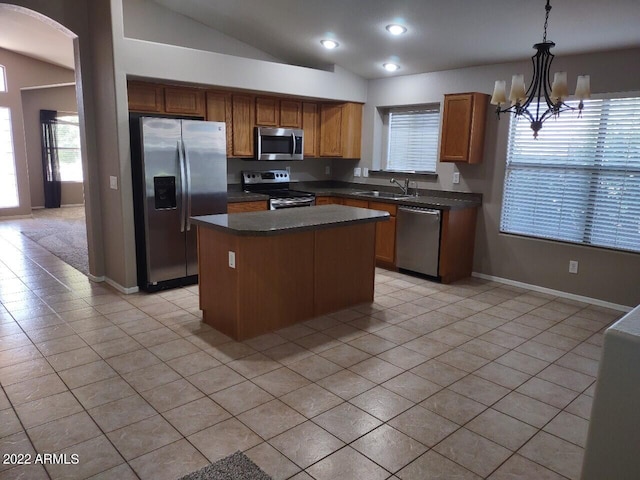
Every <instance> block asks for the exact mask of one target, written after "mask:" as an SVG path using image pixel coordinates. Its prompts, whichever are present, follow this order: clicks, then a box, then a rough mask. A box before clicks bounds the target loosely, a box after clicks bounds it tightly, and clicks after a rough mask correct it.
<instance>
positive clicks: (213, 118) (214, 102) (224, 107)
mask: <svg viewBox="0 0 640 480" xmlns="http://www.w3.org/2000/svg"><path fill="white" fill-rule="evenodd" d="M206 99H207V115H206V117H205V119H206V120H208V121H210V122H225V124H226V133H227V157H231V156H233V121H232V108H231V107H232V106H231V94H230V93H228V92H207V95H206Z"/></svg>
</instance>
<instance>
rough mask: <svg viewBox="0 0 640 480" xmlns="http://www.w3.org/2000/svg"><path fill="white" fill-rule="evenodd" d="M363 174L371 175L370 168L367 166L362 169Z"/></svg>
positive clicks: (365, 175)
mask: <svg viewBox="0 0 640 480" xmlns="http://www.w3.org/2000/svg"><path fill="white" fill-rule="evenodd" d="M362 176H363V177H368V176H369V169H368V168H367V167H365V168H363V169H362Z"/></svg>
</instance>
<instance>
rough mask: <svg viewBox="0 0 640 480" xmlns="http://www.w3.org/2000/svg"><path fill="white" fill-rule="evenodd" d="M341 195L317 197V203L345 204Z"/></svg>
mask: <svg viewBox="0 0 640 480" xmlns="http://www.w3.org/2000/svg"><path fill="white" fill-rule="evenodd" d="M343 200H344V199H342V198H340V197H316V205H344V201H343Z"/></svg>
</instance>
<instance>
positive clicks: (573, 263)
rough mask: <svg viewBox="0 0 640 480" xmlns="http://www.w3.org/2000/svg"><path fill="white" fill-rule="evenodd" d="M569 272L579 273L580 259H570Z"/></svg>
mask: <svg viewBox="0 0 640 480" xmlns="http://www.w3.org/2000/svg"><path fill="white" fill-rule="evenodd" d="M569 273H578V261H577V260H569Z"/></svg>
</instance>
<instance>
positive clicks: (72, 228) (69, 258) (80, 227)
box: [20, 206, 89, 275]
mask: <svg viewBox="0 0 640 480" xmlns="http://www.w3.org/2000/svg"><path fill="white" fill-rule="evenodd" d="M20 231H21V233H22V234H23V235H25V236H26V237H28V238H30V239H31V240H33V241H34V242H36V243H38V244H39V245H41V246H42V247H44V248H46V249H47V250H48V251H49V252H51V253H53V254H54V255H55V256H56V257H58V258H60V259H61V260H63V261H64V262H66V263H68V264H69V265H71V266H72V267H74V268H75V269H77V270H79V271H80V272H82V273H84V274H85V275H87V274H88V273H89V258H88V250H87V227H86V222H85V214H84V207H82V206H80V207H64V208H45V209H39V210H34V211H33V219H25V220H21V221H20Z"/></svg>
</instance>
